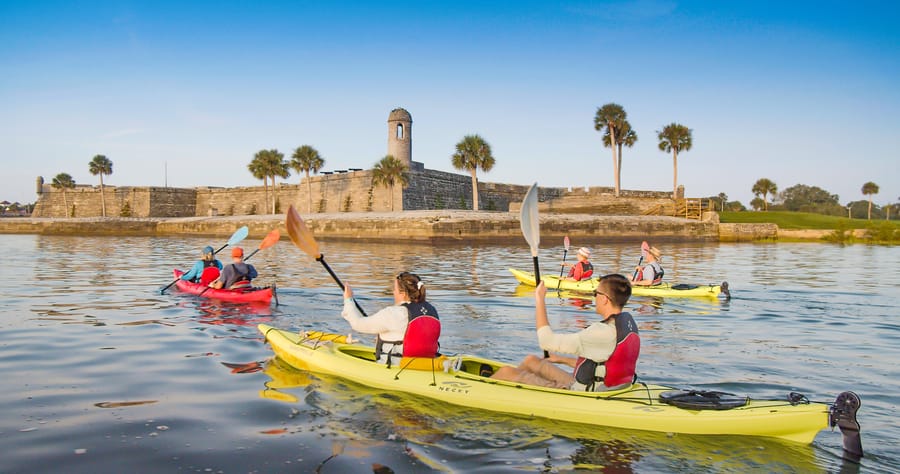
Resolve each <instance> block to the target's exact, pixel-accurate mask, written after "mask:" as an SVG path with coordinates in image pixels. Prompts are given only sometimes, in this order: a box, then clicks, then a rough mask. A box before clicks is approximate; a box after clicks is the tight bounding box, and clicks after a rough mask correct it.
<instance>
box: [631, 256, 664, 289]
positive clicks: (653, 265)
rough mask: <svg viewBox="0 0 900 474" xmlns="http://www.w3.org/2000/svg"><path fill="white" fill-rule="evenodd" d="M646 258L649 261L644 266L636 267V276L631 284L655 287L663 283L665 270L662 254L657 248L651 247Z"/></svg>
mask: <svg viewBox="0 0 900 474" xmlns="http://www.w3.org/2000/svg"><path fill="white" fill-rule="evenodd" d="M644 258H645V259H646V260H647V263H645V264H644V265H643V266H638V267H635V269H634V276H632V278H631V284H632V285H637V286H653V285H658V284H660V283H662V279H663V275H664V274H665V270H663V267H662V265H661V264H660V263H661V262H662V252H660V251H659V249H658V248H656V247H650V248H649V249H647V251H646V252H645V255H644Z"/></svg>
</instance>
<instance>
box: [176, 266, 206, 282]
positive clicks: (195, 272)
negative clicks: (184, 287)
mask: <svg viewBox="0 0 900 474" xmlns="http://www.w3.org/2000/svg"><path fill="white" fill-rule="evenodd" d="M202 272H203V262H194V266H193V267H191V269H190V270H188V271H187V272H185V273H184V274H182V275H181V279H182V280H193V279H194V278H199V277H200V273H202Z"/></svg>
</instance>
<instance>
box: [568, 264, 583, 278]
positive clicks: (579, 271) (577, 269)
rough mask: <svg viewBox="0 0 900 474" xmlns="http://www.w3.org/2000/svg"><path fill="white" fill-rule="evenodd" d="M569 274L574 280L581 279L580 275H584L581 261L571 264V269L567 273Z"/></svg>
mask: <svg viewBox="0 0 900 474" xmlns="http://www.w3.org/2000/svg"><path fill="white" fill-rule="evenodd" d="M569 276H570V277H572V278H573V279H574V280H575V281H581V277H583V276H584V265H582V264H581V262H579V263H576V264H575V265H573V266H572V271H571V272H570V273H569Z"/></svg>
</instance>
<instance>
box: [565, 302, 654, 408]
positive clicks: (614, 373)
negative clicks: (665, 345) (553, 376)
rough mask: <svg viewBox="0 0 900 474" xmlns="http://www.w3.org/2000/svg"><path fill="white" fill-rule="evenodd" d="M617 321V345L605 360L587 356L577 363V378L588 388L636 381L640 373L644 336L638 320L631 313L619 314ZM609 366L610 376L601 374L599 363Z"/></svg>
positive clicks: (607, 370)
mask: <svg viewBox="0 0 900 474" xmlns="http://www.w3.org/2000/svg"><path fill="white" fill-rule="evenodd" d="M612 317H613V318H615V324H616V348H615V349H614V350H613V353H612V354H611V355H610V356H609V358H608V359H606V361H604V362H597V361H594V360H591V359H586V358H584V357H579V358H578V360H577V361H576V362H575V380H576V381H577V382H578V383H580V384H582V385H584V386H585V390H587V391H595V390H594V387H595V384H596V383H597V382H602V383H603V385H604V386H605V387H606V388H609V387H616V386H618V385H624V384H628V383H633V382H634V381H635V380H636V378H637V376H636V375H635V367H637V360H638V355H640V353H641V337H640V335H638V329H637V323H635V322H634V318H632V317H631V315H630V314H628V313H619V314H617V315H615V316H612ZM601 365H602V366H604V367H606V375H604V376H603V377H598V376H597V367H598V366H601Z"/></svg>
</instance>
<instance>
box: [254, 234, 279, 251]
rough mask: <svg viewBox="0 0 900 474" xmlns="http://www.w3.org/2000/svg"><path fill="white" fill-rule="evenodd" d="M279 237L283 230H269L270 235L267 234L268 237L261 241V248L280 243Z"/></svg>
mask: <svg viewBox="0 0 900 474" xmlns="http://www.w3.org/2000/svg"><path fill="white" fill-rule="evenodd" d="M279 239H281V232H278V229H275V230H273V231H272V232H269V235H267V236H266V238H265V239H263V241H262V242H260V243H259V250H263V249H267V248H269V247H271V246H273V245H275V244H276V243H278V240H279Z"/></svg>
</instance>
